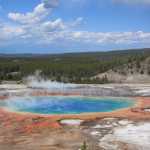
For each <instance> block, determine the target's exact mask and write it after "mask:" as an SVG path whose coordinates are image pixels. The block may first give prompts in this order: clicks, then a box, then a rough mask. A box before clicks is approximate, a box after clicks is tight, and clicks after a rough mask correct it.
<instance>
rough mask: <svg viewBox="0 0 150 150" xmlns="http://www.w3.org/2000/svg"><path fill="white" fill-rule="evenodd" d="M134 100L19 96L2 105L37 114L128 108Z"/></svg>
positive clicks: (2, 102) (3, 102) (12, 109)
mask: <svg viewBox="0 0 150 150" xmlns="http://www.w3.org/2000/svg"><path fill="white" fill-rule="evenodd" d="M133 104H134V103H133V101H132V100H128V99H119V98H116V99H115V98H92V97H91V98H90V97H80V96H74V97H73V96H72V97H71V96H47V97H46V96H45V97H22V98H21V97H17V98H11V99H8V100H6V101H1V102H0V107H4V108H7V109H9V110H11V111H17V112H30V113H37V114H81V113H91V112H110V111H114V110H117V109H122V108H127V107H130V106H132V105H133Z"/></svg>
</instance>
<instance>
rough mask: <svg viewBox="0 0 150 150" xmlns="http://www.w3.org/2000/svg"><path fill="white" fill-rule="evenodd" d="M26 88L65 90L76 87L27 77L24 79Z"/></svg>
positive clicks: (35, 77)
mask: <svg viewBox="0 0 150 150" xmlns="http://www.w3.org/2000/svg"><path fill="white" fill-rule="evenodd" d="M26 82H27V85H28V87H31V88H35V89H50V90H65V89H70V88H76V87H77V86H78V85H76V84H71V83H61V82H57V81H51V80H44V79H43V78H41V77H37V76H29V77H28V78H26Z"/></svg>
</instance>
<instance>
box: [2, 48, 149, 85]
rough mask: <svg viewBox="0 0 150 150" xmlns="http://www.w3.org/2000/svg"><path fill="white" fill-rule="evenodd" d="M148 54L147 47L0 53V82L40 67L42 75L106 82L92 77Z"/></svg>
mask: <svg viewBox="0 0 150 150" xmlns="http://www.w3.org/2000/svg"><path fill="white" fill-rule="evenodd" d="M148 57H150V49H148V48H147V49H138V50H136V49H134V50H121V51H109V52H87V53H66V54H57V55H54V54H53V55H50V54H43V55H42V54H36V55H35V54H9V55H6V54H0V81H2V80H17V81H21V80H22V78H23V77H26V76H28V75H32V74H34V73H35V71H37V70H40V71H41V76H42V77H43V78H48V79H51V80H56V81H61V82H73V83H106V82H109V81H108V80H107V77H104V78H103V79H96V78H93V79H92V78H91V77H93V76H95V75H97V74H99V73H103V72H106V71H108V70H110V69H113V68H116V67H119V66H123V65H124V64H129V63H130V64H132V62H135V63H136V64H140V62H142V61H143V60H145V59H146V58H148Z"/></svg>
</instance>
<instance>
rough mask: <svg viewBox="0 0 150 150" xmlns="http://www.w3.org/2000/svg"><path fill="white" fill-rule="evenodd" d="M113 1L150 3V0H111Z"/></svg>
mask: <svg viewBox="0 0 150 150" xmlns="http://www.w3.org/2000/svg"><path fill="white" fill-rule="evenodd" d="M113 1H114V2H121V3H127V4H150V0H113Z"/></svg>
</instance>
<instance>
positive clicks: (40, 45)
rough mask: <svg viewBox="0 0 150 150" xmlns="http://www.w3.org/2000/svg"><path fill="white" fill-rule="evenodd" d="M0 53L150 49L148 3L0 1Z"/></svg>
mask: <svg viewBox="0 0 150 150" xmlns="http://www.w3.org/2000/svg"><path fill="white" fill-rule="evenodd" d="M0 33H1V34H0V53H63V52H80V51H102V50H112V49H128V48H143V47H150V0H11V1H10V0H0Z"/></svg>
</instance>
